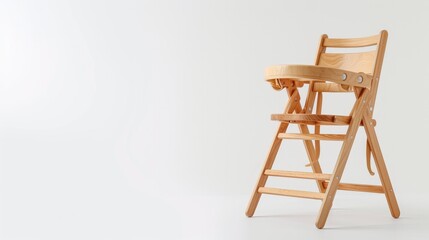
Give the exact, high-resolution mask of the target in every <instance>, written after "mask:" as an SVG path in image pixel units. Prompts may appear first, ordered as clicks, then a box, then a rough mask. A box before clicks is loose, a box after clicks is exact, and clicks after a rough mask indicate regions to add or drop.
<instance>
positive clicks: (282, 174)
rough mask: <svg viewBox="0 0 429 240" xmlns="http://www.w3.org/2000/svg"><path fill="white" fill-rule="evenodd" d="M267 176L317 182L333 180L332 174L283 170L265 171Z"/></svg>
mask: <svg viewBox="0 0 429 240" xmlns="http://www.w3.org/2000/svg"><path fill="white" fill-rule="evenodd" d="M265 175H268V176H276V177H290V178H305V179H317V180H329V179H330V178H331V174H324V173H312V172H296V171H283V170H272V169H268V170H265Z"/></svg>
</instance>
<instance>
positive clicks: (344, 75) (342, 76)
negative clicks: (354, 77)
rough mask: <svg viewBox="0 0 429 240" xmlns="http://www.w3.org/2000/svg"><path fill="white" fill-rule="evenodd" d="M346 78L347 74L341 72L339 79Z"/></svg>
mask: <svg viewBox="0 0 429 240" xmlns="http://www.w3.org/2000/svg"><path fill="white" fill-rule="evenodd" d="M346 79H347V74H345V73H343V74H341V80H343V81H345V80H346Z"/></svg>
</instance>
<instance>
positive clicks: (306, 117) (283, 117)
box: [271, 114, 351, 124]
mask: <svg viewBox="0 0 429 240" xmlns="http://www.w3.org/2000/svg"><path fill="white" fill-rule="evenodd" d="M271 120H279V121H310V122H313V121H314V122H316V121H317V122H322V123H323V122H325V123H337V124H349V123H350V120H351V117H350V116H338V115H321V114H272V115H271Z"/></svg>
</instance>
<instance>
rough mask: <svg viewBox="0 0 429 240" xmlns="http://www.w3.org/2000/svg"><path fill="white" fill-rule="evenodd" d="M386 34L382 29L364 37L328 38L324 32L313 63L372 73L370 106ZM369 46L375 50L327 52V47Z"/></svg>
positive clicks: (375, 89)
mask: <svg viewBox="0 0 429 240" xmlns="http://www.w3.org/2000/svg"><path fill="white" fill-rule="evenodd" d="M387 36H388V34H387V31H386V30H382V31H381V32H380V34H378V35H374V36H370V37H364V38H329V37H328V35H326V34H324V35H322V37H321V40H320V44H319V50H318V53H317V56H316V63H315V65H318V66H323V67H332V68H339V69H344V70H348V71H353V72H364V73H367V74H370V75H372V76H373V81H372V86H371V94H370V95H371V97H370V98H371V107H373V105H374V102H375V96H376V94H377V88H378V82H379V79H380V72H381V67H382V64H383V58H384V52H385V48H386V42H387ZM371 46H375V50H372V51H368V50H366V51H362V52H352V53H338V52H337V51H336V52H335V53H334V52H332V53H331V52H327V49H329V48H336V49H341V48H343V49H344V48H356V49H357V50H359V48H365V47H371ZM330 89H331V88H330ZM339 89H340V88H339Z"/></svg>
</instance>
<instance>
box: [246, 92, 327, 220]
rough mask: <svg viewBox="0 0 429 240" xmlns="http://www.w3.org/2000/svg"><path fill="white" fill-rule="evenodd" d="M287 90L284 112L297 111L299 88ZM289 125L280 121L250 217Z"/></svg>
mask: <svg viewBox="0 0 429 240" xmlns="http://www.w3.org/2000/svg"><path fill="white" fill-rule="evenodd" d="M287 90H288V94H289V101H288V103H287V104H286V108H285V111H284V112H285V113H292V112H294V111H295V108H296V106H297V105H298V104H299V100H300V96H299V92H298V90H297V89H296V87H295V86H293V85H291V86H289V87H288V89H287ZM288 126H289V124H288V123H286V122H282V123H280V126H279V128H278V130H277V133H276V135H275V137H274V141H273V144H272V145H271V149H270V151H269V153H268V156H267V159H266V161H265V164H264V166H263V167H262V170H261V173H260V175H259V180H258V183H257V184H256V186H255V188H254V190H253V194H252V198H251V199H250V201H249V204H248V206H247V210H246V215H247V216H248V217H251V216H253V214H254V213H255V210H256V207H257V206H258V202H259V199H260V198H261V193H260V192H259V191H258V189H259V188H260V187H263V186H265V184H266V182H267V180H268V176H267V175H265V174H264V173H265V170H267V169H271V167H272V166H273V164H274V160H275V158H276V156H277V152H278V151H279V148H280V145H281V142H282V139H281V138H278V137H277V135H278V134H279V133H284V132H286V129H287V127H288ZM321 184H322V183H321Z"/></svg>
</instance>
